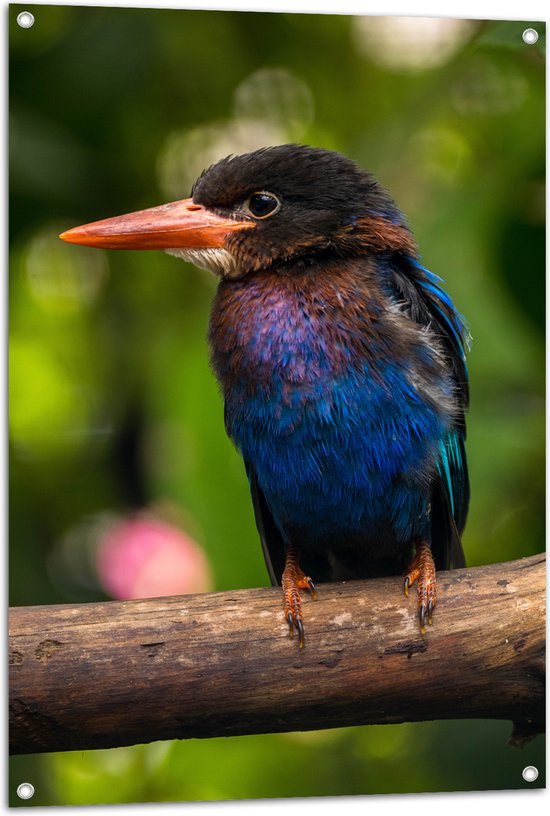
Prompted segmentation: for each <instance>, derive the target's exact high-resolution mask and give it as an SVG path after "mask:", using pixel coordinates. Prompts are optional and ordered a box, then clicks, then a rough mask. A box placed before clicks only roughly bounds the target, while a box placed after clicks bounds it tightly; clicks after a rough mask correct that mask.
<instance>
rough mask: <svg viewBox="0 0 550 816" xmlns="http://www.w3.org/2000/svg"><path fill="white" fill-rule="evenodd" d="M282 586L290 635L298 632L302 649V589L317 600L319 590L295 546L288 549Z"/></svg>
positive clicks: (303, 641) (292, 635) (299, 644)
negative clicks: (301, 566) (303, 568)
mask: <svg viewBox="0 0 550 816" xmlns="http://www.w3.org/2000/svg"><path fill="white" fill-rule="evenodd" d="M282 586H283V596H284V611H285V618H286V620H287V623H288V634H289V637H291V638H292V637H294V632H295V631H296V632H297V633H298V646H299V648H300V649H302V648H303V646H304V643H305V636H304V624H303V620H302V600H301V598H300V590H301V589H304V590H307V591H308V592H310V593H311V597H312V598H313V600H317V590H316V589H315V584H314V583H313V581H312V579H311V578H310V577H309V576H308V575H306V574H305V573H304V572H303V571H302V570H301V569H300V567H299V565H298V551H297V549H296V548H295V547H290V548H289V549H288V550H287V553H286V560H285V568H284V571H283V579H282Z"/></svg>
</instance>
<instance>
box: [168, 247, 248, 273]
mask: <svg viewBox="0 0 550 816" xmlns="http://www.w3.org/2000/svg"><path fill="white" fill-rule="evenodd" d="M166 252H167V253H168V255H175V256H176V258H183V260H184V261H188V262H189V263H192V264H194V266H198V267H200V269H207V270H208V271H209V272H213V273H214V274H215V275H220V277H222V278H238V277H239V276H240V274H241V272H240V269H239V267H238V265H237V262H236V260H235V258H234V257H233V255H232V254H231V253H230V252H228V251H227V250H226V249H167V250H166Z"/></svg>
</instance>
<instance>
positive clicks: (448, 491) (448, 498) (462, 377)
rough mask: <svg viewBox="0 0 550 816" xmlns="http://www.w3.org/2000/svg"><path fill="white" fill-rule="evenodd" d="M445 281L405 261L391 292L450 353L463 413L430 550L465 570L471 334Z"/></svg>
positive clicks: (444, 459)
mask: <svg viewBox="0 0 550 816" xmlns="http://www.w3.org/2000/svg"><path fill="white" fill-rule="evenodd" d="M442 283H443V280H442V279H441V278H440V277H439V276H438V275H435V274H434V273H433V272H430V270H429V269H426V268H425V267H424V266H422V264H421V263H420V262H419V261H418V260H417V259H416V258H412V257H409V256H406V257H405V258H404V259H403V261H402V263H401V264H400V265H399V266H398V267H395V268H394V275H393V290H394V294H395V296H396V297H397V299H398V300H399V302H400V303H401V305H402V306H403V307H404V308H405V309H406V310H407V311H408V313H409V314H410V316H411V317H412V319H413V320H415V321H416V322H418V323H419V324H420V325H423V326H427V327H430V328H431V329H432V330H434V331H435V332H436V334H437V335H438V337H439V339H440V341H441V342H442V343H443V346H444V348H445V350H446V353H447V356H448V360H449V364H450V366H451V369H452V371H453V376H454V381H455V384H456V389H457V396H458V402H459V406H460V408H459V412H458V416H457V418H456V422H455V426H454V427H453V428H452V429H451V430H450V431H449V432H448V433H447V434H446V436H445V437H444V438H443V439H442V440H441V442H440V458H439V462H438V479H436V483H435V484H434V489H433V496H432V550H433V552H434V557H435V559H436V564H437V566H438V567H440V568H447V567H449V566H455V567H458V566H463V565H464V563H465V560H464V553H463V551H462V545H461V542H460V535H461V533H462V530H463V529H464V525H465V523H466V515H467V512H468V504H469V498H470V490H469V480H468V468H467V462H466V451H465V444H464V443H465V439H466V424H465V418H464V414H465V411H466V408H467V407H468V401H469V391H468V369H467V366H466V350H467V349H468V348H469V345H470V334H469V331H468V328H467V326H466V323H465V321H464V318H463V317H462V316H461V315H460V313H459V312H458V311H457V309H456V308H455V306H454V304H453V301H452V300H451V298H450V297H449V295H448V294H447V292H445V291H444V289H443V288H442V287H441V285H440V284H442Z"/></svg>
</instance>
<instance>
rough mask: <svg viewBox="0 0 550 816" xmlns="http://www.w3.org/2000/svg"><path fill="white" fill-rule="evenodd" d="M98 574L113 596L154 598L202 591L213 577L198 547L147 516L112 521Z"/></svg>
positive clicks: (101, 548) (101, 546)
mask: <svg viewBox="0 0 550 816" xmlns="http://www.w3.org/2000/svg"><path fill="white" fill-rule="evenodd" d="M97 572H98V576H99V579H100V581H101V583H102V585H103V587H104V588H105V590H106V591H107V592H108V593H109V594H110V595H112V596H113V597H114V598H119V599H121V600H126V599H130V598H156V597H160V596H162V595H184V594H190V593H193V592H206V591H207V590H209V589H211V586H212V579H211V573H210V568H209V565H208V561H207V559H206V556H205V554H204V552H203V551H202V549H201V548H200V547H199V545H198V544H197V543H196V542H195V541H194V540H193V539H192V538H190V536H188V535H187V534H186V533H184V532H182V531H181V530H179V529H177V528H176V527H173V526H172V525H171V524H168V523H167V522H165V521H160V520H158V519H155V518H153V517H152V516H148V515H140V516H135V517H134V518H132V519H124V520H122V521H119V522H116V523H115V524H113V525H112V526H111V527H109V528H108V529H107V531H106V532H105V533H104V535H103V536H102V539H101V541H100V544H99V548H98V551H97Z"/></svg>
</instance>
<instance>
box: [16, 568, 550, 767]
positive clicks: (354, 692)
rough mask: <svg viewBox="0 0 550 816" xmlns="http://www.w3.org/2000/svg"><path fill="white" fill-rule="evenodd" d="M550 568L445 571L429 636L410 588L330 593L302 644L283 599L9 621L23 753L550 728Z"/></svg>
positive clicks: (21, 611) (315, 609)
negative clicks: (549, 718)
mask: <svg viewBox="0 0 550 816" xmlns="http://www.w3.org/2000/svg"><path fill="white" fill-rule="evenodd" d="M544 566H545V561H544V556H543V555H537V556H533V557H531V558H524V559H521V560H519V561H513V562H509V563H505V564H493V565H490V566H484V567H476V568H472V569H461V570H454V571H451V572H442V573H440V574H439V575H438V583H437V587H438V603H437V609H436V611H435V614H434V621H433V626H429V627H427V631H426V634H425V635H424V636H422V635H421V633H420V630H419V624H418V617H417V599H416V589H415V588H414V587H413V588H412V590H411V593H410V595H411V596H410V597H409V598H408V599H406V598H405V597H404V596H403V587H402V579H400V578H399V577H395V578H384V579H378V580H374V581H352V582H347V583H343V584H323V585H321V586H320V587H318V590H319V592H318V600H317V601H316V602H313V601H312V600H311V599H308V598H304V602H303V611H304V621H305V632H306V644H305V647H304V648H303V649H299V648H298V643H297V640H296V638H294V640H290V639H289V636H288V627H287V625H286V623H285V621H284V619H283V615H282V596H281V591H280V589H278V588H274V589H252V590H240V591H235V592H220V593H209V594H204V595H194V596H182V597H171V598H160V599H153V600H138V601H124V602H118V601H117V602H112V601H111V602H106V603H93V604H81V605H62V606H36V607H19V608H17V607H16V608H14V609H12V610H11V611H10V677H11V679H10V750H11V752H12V753H33V752H45V751H69V750H80V749H86V748H108V747H114V746H118V745H131V744H134V743H144V742H151V741H153V740H165V739H174V738H180V739H181V738H188V737H217V736H233V735H237V734H256V733H267V732H276V731H296V730H311V729H320V728H335V727H339V726H349V725H362V724H367V723H396V722H405V721H417V720H437V719H457V718H491V719H495V718H496V719H507V720H511V721H512V722H514V723H515V730H514V735H513V738H512V739H513V741H514V742H515V743H516V744H521V743H522V742H524V741H525V740H526V739H528V738H530V737H531V736H533V735H535V734H536V733H538V732H540V731H542V730H543V729H544V719H545V716H544V690H545V683H544V648H545V568H544Z"/></svg>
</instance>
